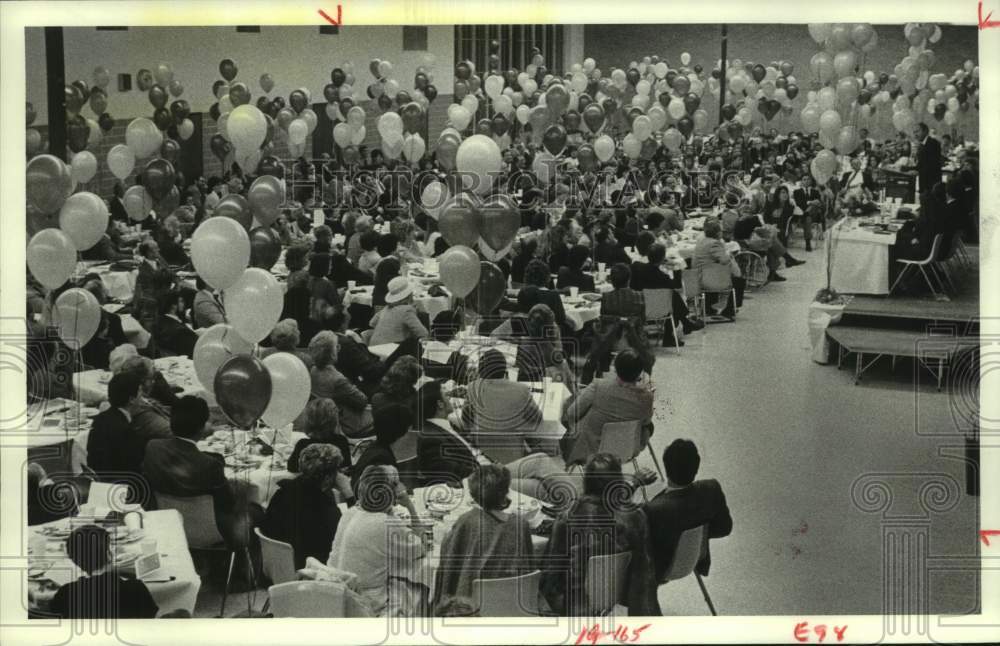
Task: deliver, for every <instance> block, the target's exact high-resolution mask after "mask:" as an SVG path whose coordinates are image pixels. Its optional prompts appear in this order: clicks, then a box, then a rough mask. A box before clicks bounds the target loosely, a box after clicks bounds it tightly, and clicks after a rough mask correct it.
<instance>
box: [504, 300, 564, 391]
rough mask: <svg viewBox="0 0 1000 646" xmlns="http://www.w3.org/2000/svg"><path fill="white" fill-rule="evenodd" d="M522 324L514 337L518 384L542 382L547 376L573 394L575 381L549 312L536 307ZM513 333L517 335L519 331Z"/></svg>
mask: <svg viewBox="0 0 1000 646" xmlns="http://www.w3.org/2000/svg"><path fill="white" fill-rule="evenodd" d="M523 324H524V330H523V332H521V333H520V335H519V336H516V339H517V358H516V360H515V365H516V366H517V368H518V376H517V378H518V380H519V381H544V379H545V377H546V376H551V377H553V378H557V379H559V380H561V381H563V383H565V385H566V387H567V388H569V389H570V390H573V389H574V387H575V386H574V382H575V381H576V378H575V376H574V375H573V370H572V369H571V368H570V367H569V362H568V361H567V360H566V353H565V352H564V350H563V344H562V333H561V331H560V330H559V326H558V324H557V321H556V318H555V315H554V314H553V313H552V310H551V309H550V308H549V307H548V306H547V305H544V304H541V303H539V304H538V305H535V306H534V307H532V308H531V309H530V310H529V311H528V316H527V318H525V319H524V321H523ZM514 332H515V335H517V334H518V332H519V331H518V330H515V331H514Z"/></svg>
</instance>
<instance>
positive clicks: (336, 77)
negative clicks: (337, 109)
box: [328, 67, 347, 100]
mask: <svg viewBox="0 0 1000 646" xmlns="http://www.w3.org/2000/svg"><path fill="white" fill-rule="evenodd" d="M346 79H347V75H346V74H344V70H342V69H340V68H339V67H335V68H333V71H331V72H330V82H331V83H333V86H334V87H340V86H341V85H343V84H344V81H345V80H346ZM328 100H329V99H328Z"/></svg>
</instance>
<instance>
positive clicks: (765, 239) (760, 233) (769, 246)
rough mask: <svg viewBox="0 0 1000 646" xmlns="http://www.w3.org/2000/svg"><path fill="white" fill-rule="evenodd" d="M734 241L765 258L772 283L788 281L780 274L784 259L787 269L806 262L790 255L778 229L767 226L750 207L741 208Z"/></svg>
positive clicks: (742, 206) (734, 231)
mask: <svg viewBox="0 0 1000 646" xmlns="http://www.w3.org/2000/svg"><path fill="white" fill-rule="evenodd" d="M733 239H735V240H736V241H737V242H738V243H739V244H740V246H741V247H744V248H746V249H749V250H750V251H753V252H754V253H757V254H759V255H761V256H764V259H765V261H766V262H767V268H768V270H769V272H770V273H769V275H768V280H770V281H774V282H782V281H784V280H786V279H785V277H784V276H782V275H781V274H779V273H778V268H779V267H781V260H782V259H784V261H785V266H786V267H795V266H797V265H801V264H804V263H805V261H804V260H798V259H796V258H794V257H792V255H791V254H790V253H788V250H787V249H786V248H785V245H783V244H781V241H780V240H778V232H777V229H775V228H774V227H772V226H768V225H765V224H764V221H763V220H762V219H761V217H760V216H759V215H755V214H753V213H752V209H751V208H750V206H749V205H741V206H740V218H739V220H737V222H736V227H735V228H734V229H733Z"/></svg>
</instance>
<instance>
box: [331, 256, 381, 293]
mask: <svg viewBox="0 0 1000 646" xmlns="http://www.w3.org/2000/svg"><path fill="white" fill-rule="evenodd" d="M330 280H331V281H332V282H333V284H334V285H335V286H336V287H337V288H338V289H347V287H348V286H349V285H350V282H351V281H354V282H355V283H356V284H358V285H371V284H372V275H371V274H369V273H367V272H364V271H361V270H360V269H358V268H357V267H355V266H354V265H352V264H351V263H350V262H348V260H347V256H346V255H344V254H343V253H341V252H339V251H335V252H333V255H332V256H331V257H330Z"/></svg>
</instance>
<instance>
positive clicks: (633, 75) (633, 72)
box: [625, 67, 641, 87]
mask: <svg viewBox="0 0 1000 646" xmlns="http://www.w3.org/2000/svg"><path fill="white" fill-rule="evenodd" d="M625 78H626V79H627V80H628V82H629V84H630V85H631V86H632V87H635V85H636V84H637V83H638V82H639V79H640V78H641V77H640V74H639V70H637V69H636V68H634V67H633V68H631V69H629V71H627V72H625Z"/></svg>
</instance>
